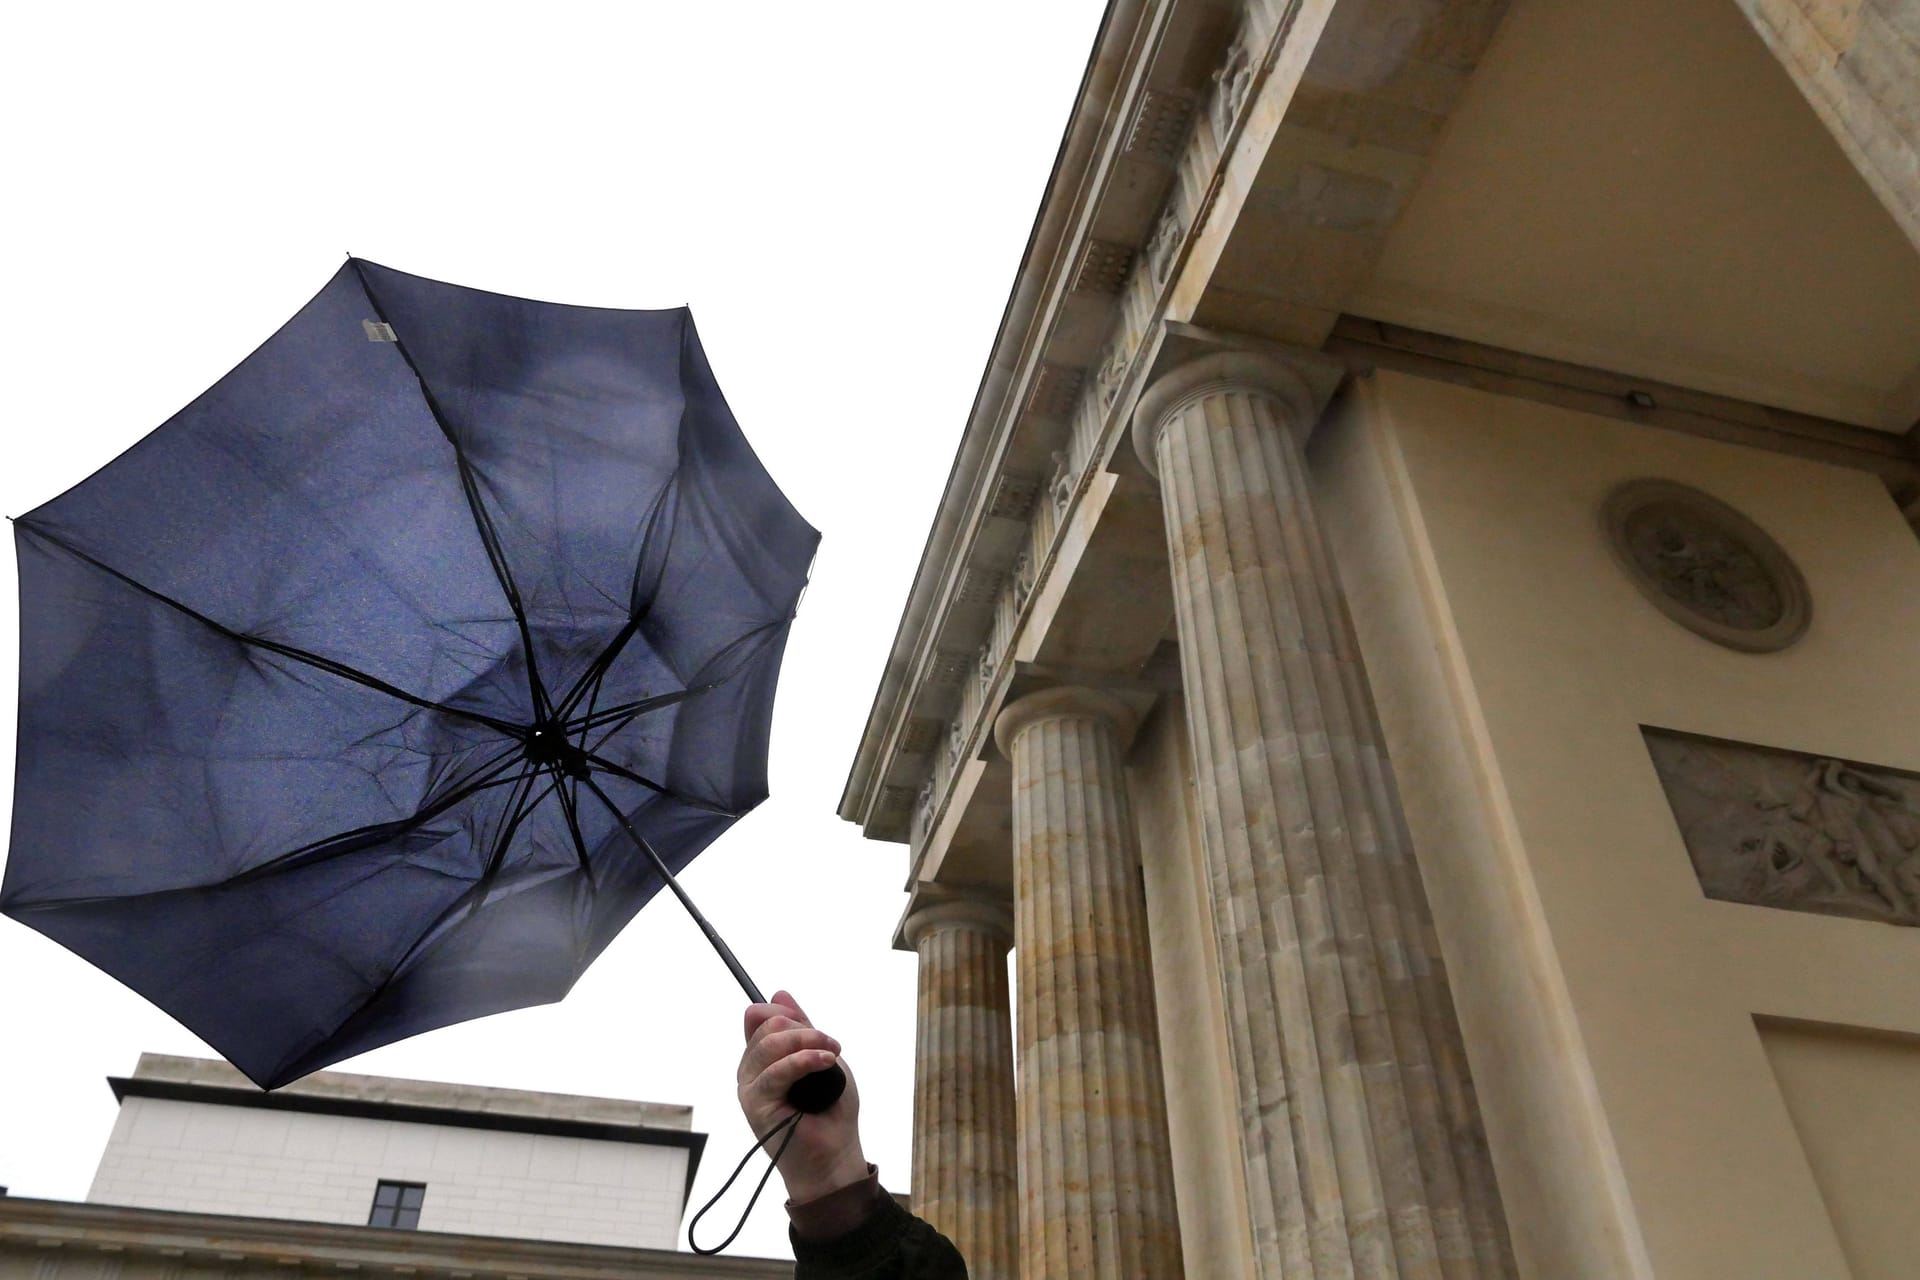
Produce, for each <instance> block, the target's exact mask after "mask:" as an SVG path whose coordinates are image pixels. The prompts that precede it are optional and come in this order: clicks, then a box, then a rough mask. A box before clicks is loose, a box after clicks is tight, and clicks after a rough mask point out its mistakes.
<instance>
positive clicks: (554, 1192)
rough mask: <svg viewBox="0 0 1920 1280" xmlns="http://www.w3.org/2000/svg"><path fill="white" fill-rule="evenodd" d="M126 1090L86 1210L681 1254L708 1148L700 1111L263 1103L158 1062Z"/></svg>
mask: <svg viewBox="0 0 1920 1280" xmlns="http://www.w3.org/2000/svg"><path fill="white" fill-rule="evenodd" d="M111 1083H112V1085H113V1089H114V1093H115V1095H116V1096H118V1098H119V1099H120V1114H119V1118H118V1119H117V1120H116V1122H115V1124H114V1128H113V1135H112V1137H111V1138H110V1139H109V1140H108V1142H107V1148H106V1151H105V1153H104V1154H103V1155H102V1157H101V1160H100V1168H99V1171H98V1172H97V1173H96V1174H95V1176H94V1181H93V1187H92V1189H91V1190H90V1191H89V1193H88V1195H87V1199H88V1201H89V1202H92V1203H96V1204H115V1205H123V1206H129V1207H135V1208H147V1209H174V1210H186V1211H192V1212H198V1213H218V1214H240V1215H245V1216H249V1217H266V1218H290V1219H296V1220H299V1221H305V1222H332V1223H342V1224H359V1225H386V1226H394V1225H399V1226H410V1227H417V1228H418V1229H419V1230H422V1231H453V1232H464V1233H471V1234H474V1235H495V1236H512V1237H515V1238H518V1239H526V1240H569V1241H576V1242H580V1243H586V1244H607V1245H625V1246H629V1247H635V1248H652V1249H671V1248H673V1247H674V1243H675V1240H676V1237H677V1236H678V1234H679V1229H680V1218H681V1214H682V1212H683V1211H684V1209H685V1207H686V1197H687V1191H688V1188H689V1187H690V1186H691V1184H692V1179H693V1172H694V1169H695V1167H696V1166H697V1163H698V1160H699V1155H700V1150H701V1148H702V1146H703V1145H704V1143H705V1141H706V1135H704V1134H699V1133H695V1132H693V1128H692V1123H693V1113H692V1108H690V1107H686V1106H669V1105H664V1104H660V1103H651V1102H629V1101H622V1100H617V1099H610V1098H581V1097H570V1096H565V1095H559V1094H547V1093H530V1092H523V1091H520V1090H513V1089H492V1088H481V1087H478V1086H474V1085H451V1084H438V1083H433V1082H428V1081H421V1080H393V1079H386V1078H382V1077H377V1076H359V1075H349V1074H346V1073H342V1072H332V1071H323V1072H318V1073H316V1074H314V1075H311V1076H308V1077H307V1078H306V1079H304V1080H301V1081H299V1082H297V1083H295V1084H291V1085H288V1086H287V1087H285V1088H283V1089H279V1090H276V1091H274V1092H272V1093H262V1092H261V1091H260V1090H259V1089H257V1088H255V1087H254V1086H253V1085H252V1084H250V1083H248V1081H247V1080H246V1079H245V1078H244V1077H243V1076H241V1075H240V1073H239V1072H237V1071H235V1070H234V1069H233V1068H232V1067H230V1066H228V1065H227V1064H226V1063H223V1062H208V1061H201V1060H199V1059H194V1058H177V1057H168V1056H162V1055H158V1054H143V1055H142V1056H141V1058H140V1063H139V1066H138V1068H137V1069H136V1070H135V1071H134V1073H133V1075H132V1076H131V1077H128V1078H124V1079H120V1078H116V1079H114V1080H112V1081H111ZM382 1186H386V1187H388V1188H390V1190H389V1192H388V1193H387V1195H386V1196H385V1197H384V1198H385V1199H386V1200H388V1201H391V1202H392V1204H391V1206H382V1205H378V1204H377V1200H379V1199H381V1198H382V1197H381V1191H380V1189H381V1187H382ZM403 1201H404V1202H405V1204H404V1207H403V1205H402V1202H403ZM386 1207H391V1208H394V1209H396V1210H399V1211H400V1212H401V1213H405V1214H407V1217H406V1218H405V1219H404V1220H402V1221H398V1222H396V1221H394V1220H393V1219H394V1215H393V1214H386V1215H379V1214H377V1213H376V1209H377V1208H386ZM409 1211H413V1212H417V1218H416V1217H414V1216H413V1212H409ZM381 1216H384V1217H385V1218H386V1220H385V1221H375V1219H376V1218H378V1217H381Z"/></svg>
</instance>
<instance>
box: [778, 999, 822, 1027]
mask: <svg viewBox="0 0 1920 1280" xmlns="http://www.w3.org/2000/svg"><path fill="white" fill-rule="evenodd" d="M773 1003H774V1004H777V1005H784V1006H785V1007H787V1008H789V1009H791V1010H793V1012H794V1014H795V1015H796V1016H797V1017H798V1018H799V1019H800V1021H802V1022H804V1023H806V1024H807V1025H808V1026H812V1025H813V1023H812V1021H811V1020H810V1019H809V1018H808V1017H807V1011H806V1010H805V1009H802V1008H801V1007H800V1002H799V1001H798V1000H795V999H794V998H793V997H792V996H791V995H789V994H788V993H787V992H785V991H776V992H774V993H773Z"/></svg>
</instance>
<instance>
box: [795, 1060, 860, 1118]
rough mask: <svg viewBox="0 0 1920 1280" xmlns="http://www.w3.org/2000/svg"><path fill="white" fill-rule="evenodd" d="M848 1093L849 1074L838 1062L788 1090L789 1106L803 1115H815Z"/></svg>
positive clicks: (804, 1078) (804, 1077)
mask: <svg viewBox="0 0 1920 1280" xmlns="http://www.w3.org/2000/svg"><path fill="white" fill-rule="evenodd" d="M846 1091H847V1073H846V1072H844V1071H842V1070H841V1069H840V1064H839V1063H837V1062H836V1063H835V1064H834V1065H832V1066H830V1067H823V1068H822V1069H820V1070H819V1071H816V1072H814V1073H813V1074H812V1075H806V1076H801V1077H800V1078H799V1079H798V1080H795V1081H794V1082H793V1085H792V1086H791V1087H790V1088H789V1089H788V1090H787V1105H788V1106H790V1107H792V1108H793V1109H794V1110H795V1111H798V1112H801V1113H802V1114H805V1115H815V1114H817V1113H819V1112H822V1111H825V1110H826V1109H827V1108H828V1107H831V1106H832V1105H833V1104H834V1103H836V1102H838V1101H840V1095H841V1094H843V1093H845V1092H846Z"/></svg>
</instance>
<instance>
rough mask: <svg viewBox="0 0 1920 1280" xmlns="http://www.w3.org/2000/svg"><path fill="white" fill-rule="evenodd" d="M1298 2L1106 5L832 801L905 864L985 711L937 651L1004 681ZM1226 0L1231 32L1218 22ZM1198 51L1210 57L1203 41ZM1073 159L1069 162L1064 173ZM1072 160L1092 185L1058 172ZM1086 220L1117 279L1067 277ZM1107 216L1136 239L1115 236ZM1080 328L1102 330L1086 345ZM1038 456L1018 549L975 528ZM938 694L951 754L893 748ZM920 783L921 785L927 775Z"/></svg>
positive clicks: (988, 679)
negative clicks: (1093, 283) (954, 685)
mask: <svg viewBox="0 0 1920 1280" xmlns="http://www.w3.org/2000/svg"><path fill="white" fill-rule="evenodd" d="M1298 11H1299V5H1298V3H1297V0H1247V2H1246V3H1244V4H1241V5H1236V6H1233V8H1232V9H1231V10H1224V11H1223V10H1222V8H1221V7H1220V6H1218V5H1209V4H1206V3H1202V0H1165V2H1163V3H1159V4H1145V5H1139V4H1127V3H1118V4H1115V5H1114V6H1113V7H1112V8H1111V9H1110V10H1109V12H1108V16H1107V22H1106V24H1105V26H1104V27H1103V28H1102V32H1101V37H1100V41H1099V43H1098V45H1097V46H1096V50H1095V54H1094V60H1093V64H1092V66H1091V67H1090V70H1089V77H1088V80H1087V81H1086V82H1085V83H1084V84H1083V86H1082V92H1081V97H1080V111H1079V113H1078V114H1077V115H1076V117H1075V121H1074V123H1073V125H1072V126H1071V127H1070V128H1069V130H1068V135H1067V141H1066V143H1065V144H1063V147H1062V152H1061V160H1060V162H1059V164H1058V165H1057V166H1056V170H1055V174H1054V179H1053V181H1052V182H1051V183H1050V184H1049V187H1048V196H1047V199H1046V201H1045V203H1044V204H1043V206H1042V209H1041V213H1040V218H1039V222H1038V224H1037V225H1036V230H1035V237H1034V239H1033V240H1032V241H1030V243H1029V247H1028V252H1027V256H1026V258H1025V259H1024V260H1023V262H1022V265H1021V269H1020V273H1019V276H1018V282H1017V284H1016V289H1015V297H1014V299H1013V301H1012V302H1011V303H1010V305H1009V309H1008V315H1007V318H1006V319H1005V320H1003V323H1002V326H1001V330H1000V334H999V336H998V337H997V339H996V341H995V346H994V355H993V357H992V359H991V360H990V362H989V366H988V374H987V378H986V380H985V381H984V382H983V384H982V389H981V394H980V396H979V397H978V398H977V399H976V401H975V404H974V408H973V412H972V413H971V415H970V417H969V421H968V425H967V428H966V431H965V433H964V434H963V437H962V441H961V446H960V455H959V458H958V460H957V462H956V466H955V471H954V474H953V477H952V478H951V480H950V481H949V485H948V489H947V492H946V494H945V495H944V496H943V499H942V503H941V506H940V514H939V516H938V517H937V523H936V526H935V529H934V531H933V534H932V536H931V537H930V538H929V540H928V545H927V551H926V553H925V555H924V557H923V558H922V561H921V565H920V570H919V574H918V575H917V577H916V580H915V583H914V587H913V589H912V592H911V594H910V597H909V601H908V606H907V609H906V612H905V614H904V615H903V617H902V621H901V628H900V631H899V632H898V634H897V635H896V637H895V643H894V649H893V657H892V659H891V660H890V662H889V664H888V668H887V671H886V674H885V675H884V676H883V678H882V681H881V686H880V689H879V690H878V692H877V694H876V697H875V701H874V706H873V710H872V712H871V714H870V716H869V721H868V726H867V731H866V734H865V735H864V737H863V739H862V742H861V746H860V749H859V752H858V754H857V756H856V759H855V762H854V766H853V769H852V771H851V773H850V775H849V778H848V782H847V787H846V790H845V792H844V793H843V795H842V797H841V806H840V811H841V815H842V816H843V817H846V818H848V819H850V820H853V821H856V822H859V823H861V824H862V825H863V827H865V828H866V833H867V835H869V836H870V837H873V838H877V839H889V840H901V839H907V840H909V841H911V842H912V843H913V844H914V845H915V850H916V866H917V862H918V855H919V853H920V852H921V848H920V846H921V842H922V841H923V840H924V839H925V837H926V835H927V833H929V832H931V831H933V830H935V829H937V828H938V826H939V823H940V820H941V815H942V813H943V811H944V804H945V798H946V796H947V794H948V792H949V791H950V788H951V785H952V782H953V779H954V777H955V775H956V774H957V771H958V766H959V765H960V763H961V762H962V761H963V760H964V759H966V758H968V754H969V751H970V750H972V749H974V744H975V743H977V742H978V741H979V740H980V739H981V738H982V737H983V736H984V735H983V733H982V732H981V730H982V729H983V728H984V723H983V721H984V719H985V714H986V710H987V708H988V706H990V705H991V700H990V698H987V697H980V698H975V697H971V696H969V691H968V688H967V686H966V685H964V684H963V685H962V688H961V693H960V696H959V697H958V698H955V697H953V695H952V694H951V692H947V691H942V690H940V689H939V688H938V687H937V686H936V685H935V684H934V683H933V682H931V681H930V680H929V678H928V677H929V675H930V674H931V672H932V668H933V664H934V663H935V660H936V656H937V655H939V654H941V653H949V654H950V653H953V652H955V651H960V652H973V653H976V654H977V655H978V669H979V671H980V674H981V677H982V678H981V680H980V681H979V682H978V688H979V690H980V692H981V693H983V694H990V693H991V692H992V691H993V690H994V689H995V688H996V687H997V685H996V680H997V678H998V675H997V673H998V671H999V668H1000V667H1001V666H1002V665H1004V660H1005V655H1006V654H1007V652H1009V647H1010V645H1011V643H1012V641H1013V639H1014V637H1015V635H1016V634H1017V633H1018V631H1019V629H1020V627H1021V625H1022V623H1023V622H1024V618H1025V611H1026V610H1027V608H1028V606H1029V605H1030V603H1031V600H1032V598H1033V597H1034V596H1036V595H1038V594H1039V589H1040V587H1041V586H1042V585H1043V584H1044V583H1045V580H1046V578H1047V575H1048V573H1049V571H1050V570H1051V568H1052V563H1053V558H1054V554H1055V552H1056V551H1057V549H1058V542H1059V537H1060V535H1061V533H1062V531H1063V530H1064V529H1066V528H1067V527H1068V526H1069V525H1070V523H1071V516H1072V510H1073V507H1074V504H1075V503H1076V502H1077V501H1078V500H1079V498H1080V496H1081V495H1082V494H1083V493H1084V492H1085V490H1086V488H1087V485H1088V482H1089V481H1090V479H1091V477H1092V476H1093V475H1094V473H1095V472H1096V471H1097V470H1098V469H1099V467H1100V466H1101V464H1102V462H1103V460H1104V459H1105V458H1106V457H1107V456H1108V455H1109V454H1110V453H1111V452H1112V446H1113V443H1114V441H1115V439H1116V436H1117V433H1118V430H1119V429H1122V428H1123V427H1124V423H1125V421H1126V419H1127V415H1128V410H1129V408H1130V405H1131V398H1132V394H1133V393H1134V391H1135V389H1136V388H1137V387H1138V386H1139V385H1140V384H1141V383H1142V382H1143V381H1144V377H1145V366H1147V365H1149V364H1150V363H1151V361H1150V360H1143V359H1142V358H1141V356H1142V353H1143V352H1144V353H1149V354H1150V353H1151V352H1152V351H1153V350H1154V349H1155V348H1156V346H1157V342H1158V339H1159V337H1160V333H1161V327H1160V317H1161V316H1162V315H1164V314H1165V311H1166V306H1167V302H1168V298H1169V296H1170V294H1171V292H1172V290H1173V289H1174V287H1175V284H1176V281H1177V278H1178V276H1179V262H1180V258H1181V254H1182V252H1183V248H1182V246H1183V245H1184V243H1185V242H1186V240H1187V239H1188V238H1189V237H1190V236H1191V235H1192V234H1193V232H1194V229H1195V228H1196V227H1197V226H1198V225H1199V224H1200V222H1201V220H1202V218H1203V217H1204V215H1205V213H1206V210H1207V209H1208V208H1209V207H1210V206H1211V205H1212V203H1213V201H1214V198H1215V195H1216V194H1217V192H1218V191H1219V189H1220V184H1221V182H1222V181H1223V176H1224V173H1225V170H1226V166H1227V164H1228V162H1229V160H1230V159H1231V158H1232V155H1233V148H1234V145H1235V143H1236V141H1237V139H1238V137H1239V135H1240V131H1241V129H1242V127H1243V125H1244V123H1245V120H1246V117H1247V115H1248V113H1249V112H1250V110H1251V109H1252V107H1253V104H1254V102H1255V100H1256V97H1257V89H1258V86H1259V85H1260V83H1261V82H1262V80H1263V78H1264V77H1265V75H1266V74H1267V71H1268V69H1269V68H1271V66H1272V65H1273V64H1274V62H1275V60H1276V59H1277V58H1278V57H1279V54H1280V50H1281V46H1282V44H1283V43H1284V37H1285V35H1286V33H1287V31H1288V30H1289V29H1290V24H1291V23H1292V21H1293V19H1294V17H1295V16H1296V14H1297V13H1298ZM1223 12H1225V13H1228V14H1229V15H1230V16H1231V18H1232V25H1227V24H1223V23H1222V22H1221V21H1220V17H1221V15H1222V14H1223ZM1176 17H1177V18H1178V19H1179V21H1177V22H1176V21H1175V18H1176ZM1209 45H1210V46H1211V50H1212V51H1211V52H1210V53H1207V52H1204V50H1205V49H1206V48H1207V47H1208V46H1209ZM1177 125H1179V126H1181V127H1184V128H1185V129H1186V133H1185V135H1184V137H1183V138H1182V141H1181V143H1180V144H1179V146H1178V147H1175V148H1170V147H1169V145H1168V143H1167V141H1166V139H1167V138H1168V137H1169V136H1171V131H1172V130H1174V129H1175V128H1176V126H1177ZM1170 151H1171V152H1172V153H1173V154H1172V155H1171V158H1168V157H1169V152H1170ZM1070 159H1071V160H1073V161H1075V162H1077V164H1078V166H1079V168H1074V169H1070V168H1068V167H1067V166H1068V162H1069V160H1070ZM1079 172H1084V173H1085V174H1086V177H1085V179H1084V181H1082V182H1078V183H1075V182H1067V181H1063V178H1064V177H1065V176H1066V175H1068V174H1071V173H1079ZM1096 221H1097V222H1098V223H1099V225H1100V226H1101V227H1102V234H1101V236H1100V237H1099V239H1100V240H1101V242H1102V243H1104V244H1107V245H1109V246H1114V248H1113V250H1112V252H1113V253H1118V252H1119V251H1120V250H1121V249H1125V250H1128V251H1130V254H1131V256H1130V257H1129V258H1128V270H1127V272H1126V279H1125V281H1124V283H1123V284H1121V285H1120V287H1119V289H1118V291H1117V292H1113V293H1106V292H1101V291H1097V290H1090V289H1086V288H1079V287H1077V286H1078V284H1079V282H1080V280H1081V279H1082V275H1083V272H1082V268H1083V266H1084V265H1085V263H1086V260H1087V259H1086V255H1087V253H1088V251H1089V250H1088V245H1089V243H1090V242H1091V241H1092V240H1093V239H1094V236H1093V235H1092V228H1093V226H1094V225H1095V224H1096ZM1110 225H1116V226H1129V227H1131V228H1132V233H1131V235H1130V236H1120V235H1119V234H1118V233H1117V232H1115V231H1113V230H1111V229H1109V227H1110ZM1089 307H1093V308H1095V309H1094V310H1092V311H1089V310H1088V308H1089ZM1016 319H1019V320H1021V321H1022V322H1023V323H1021V324H1018V325H1016V324H1015V323H1014V321H1015V320H1016ZM1088 335H1104V336H1099V337H1098V338H1097V341H1094V342H1091V343H1090V342H1089V340H1088ZM1075 370H1077V371H1078V378H1077V383H1078V385H1075V383H1076V377H1075V375H1074V373H1072V372H1070V371H1075ZM1069 386H1071V387H1072V388H1073V392H1074V394H1073V404H1072V407H1071V408H1070V409H1065V410H1064V411H1063V410H1062V401H1063V400H1065V399H1066V398H1067V397H1066V394H1065V392H1064V391H1063V390H1062V388H1065V387H1069ZM1020 406H1028V407H1029V408H1040V407H1043V406H1044V408H1045V410H1046V412H1044V413H1036V412H1023V411H1022V410H1021V408H1020ZM1045 457H1051V458H1052V459H1053V464H1054V466H1053V473H1052V474H1053V478H1052V480H1051V481H1050V482H1049V483H1048V485H1047V489H1046V492H1047V497H1048V500H1047V501H1044V502H1039V503H1036V504H1035V506H1036V508H1037V509H1036V510H1035V511H1034V512H1033V514H1032V516H1031V523H1030V525H1029V528H1028V530H1027V536H1026V537H1025V538H1024V539H1016V540H1014V541H1013V542H1011V543H1010V542H1008V540H1007V539H1005V538H1004V537H1001V536H995V537H992V538H985V537H983V526H984V523H985V520H986V518H987V513H986V510H985V507H986V505H987V503H986V498H987V495H990V494H992V493H993V492H994V491H995V490H996V488H997V483H998V477H999V476H1000V475H1001V474H1003V473H1005V472H1008V471H1017V470H1019V469H1020V468H1022V467H1023V466H1030V465H1032V463H1031V462H1028V461H1026V460H1027V459H1038V458H1045ZM1023 555H1024V556H1025V558H1026V563H1027V565H1028V566H1029V571H1028V573H1027V574H1026V575H1018V574H1010V575H1009V579H1008V581H1007V582H1006V583H1005V584H1004V586H1003V588H1002V598H1001V600H1000V602H999V604H998V605H997V606H995V607H994V608H992V609H991V610H980V609H970V608H968V607H966V606H965V605H963V604H962V603H961V602H960V601H959V600H958V599H957V587H956V584H957V583H958V582H959V581H960V580H961V579H962V577H963V576H964V575H965V574H966V572H967V571H968V570H969V569H970V568H976V567H979V566H982V565H988V566H991V567H995V568H999V569H1002V570H1007V569H1011V568H1012V566H1013V565H1014V564H1015V563H1016V562H1017V561H1018V559H1019V558H1020V557H1021V556H1023ZM990 672H992V674H990ZM943 703H944V704H945V705H944V710H942V711H940V712H935V714H942V715H943V717H944V718H946V719H948V720H949V721H950V722H951V723H953V724H954V725H955V726H956V728H955V729H954V731H953V734H954V738H955V740H956V741H958V742H960V743H961V744H962V750H960V751H958V752H950V753H948V754H947V756H945V757H942V756H940V755H938V754H936V755H935V757H934V758H933V761H932V765H931V768H930V769H929V768H928V767H927V766H926V765H925V764H924V763H916V762H914V761H913V760H912V759H911V758H908V757H903V755H902V753H901V752H900V750H899V747H898V743H899V739H900V737H901V735H902V734H903V733H904V732H905V729H906V726H907V725H908V724H909V723H910V722H911V721H912V720H914V719H915V718H916V717H919V716H925V715H927V714H929V712H930V711H932V709H933V708H934V707H936V706H940V705H941V704H943ZM956 703H957V704H958V705H955V704H956ZM903 775H904V776H903ZM929 777H930V778H931V780H932V782H933V789H932V792H931V793H927V792H926V791H925V787H924V784H925V782H926V781H927V780H928V778H929ZM889 786H892V787H896V788H898V787H904V788H905V794H908V795H918V796H920V797H921V798H922V800H923V803H921V804H918V805H914V806H910V807H909V810H908V813H907V814H906V815H901V814H900V809H899V806H898V805H893V806H887V805H884V804H883V800H884V798H885V796H887V795H889V794H893V795H897V794H900V793H899V792H892V793H889V792H887V790H886V789H887V788H888V787H889Z"/></svg>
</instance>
